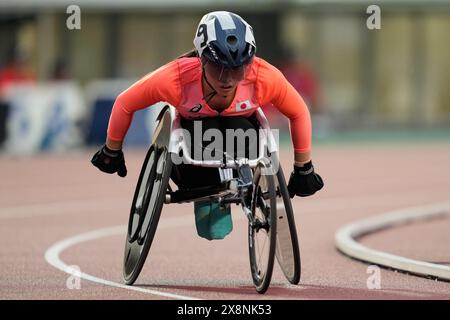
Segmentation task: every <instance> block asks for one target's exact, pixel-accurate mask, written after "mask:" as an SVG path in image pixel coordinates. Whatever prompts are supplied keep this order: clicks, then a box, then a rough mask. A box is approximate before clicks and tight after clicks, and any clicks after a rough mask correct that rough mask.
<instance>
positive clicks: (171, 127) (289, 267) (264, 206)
mask: <svg viewBox="0 0 450 320" xmlns="http://www.w3.org/2000/svg"><path fill="white" fill-rule="evenodd" d="M255 115H256V119H257V123H258V125H259V127H260V129H263V130H260V131H259V132H260V133H261V132H262V133H263V137H261V138H260V140H259V141H260V142H261V141H262V142H263V143H262V144H260V147H259V151H258V153H259V154H258V158H257V159H254V160H249V159H247V158H241V159H234V158H233V157H231V158H230V157H227V155H226V154H224V156H223V159H222V160H201V161H200V160H194V159H192V158H191V157H190V155H189V152H187V151H186V141H185V140H186V139H185V137H184V136H183V134H182V130H176V129H181V126H180V115H179V114H178V112H176V110H175V108H174V107H172V106H169V105H167V106H165V107H164V108H163V109H162V110H161V112H160V113H159V115H158V117H157V118H156V129H155V131H154V135H153V138H152V143H151V145H150V148H149V150H148V152H147V154H146V157H145V160H144V163H143V165H142V169H141V172H140V175H139V179H138V182H137V185H136V189H135V193H134V197H133V201H132V205H131V210H130V216H129V222H128V230H127V237H126V241H125V253H124V261H123V277H124V281H125V283H126V284H128V285H132V284H133V283H134V282H135V281H136V279H137V278H138V276H139V273H140V272H141V270H142V267H143V266H144V263H145V260H146V258H147V256H148V253H149V251H150V247H151V245H152V242H153V239H154V236H155V233H156V230H157V226H158V222H159V219H160V216H161V211H162V208H163V205H164V204H165V205H168V204H170V203H185V202H193V201H203V200H208V201H211V202H217V203H218V204H219V205H220V206H225V205H228V204H231V203H235V204H238V205H240V206H241V208H242V210H243V212H244V214H245V216H246V217H247V219H248V248H249V256H250V270H251V275H252V279H253V283H254V285H255V288H256V291H257V292H258V293H261V294H262V293H265V292H266V290H267V289H268V287H269V285H270V281H271V278H272V271H273V267H274V261H275V257H276V260H277V261H278V263H279V265H280V267H281V269H282V271H283V273H284V275H285V277H286V279H287V280H288V281H289V282H290V283H291V284H298V283H299V281H300V269H301V267H300V252H299V245H298V238H297V231H296V227H295V221H294V214H293V210H292V204H291V199H290V197H289V193H288V190H287V186H286V181H285V178H284V174H283V171H282V169H281V167H280V165H279V159H278V149H277V148H278V146H277V145H276V142H275V139H274V137H273V135H272V132H271V130H270V128H269V124H268V121H267V119H266V117H265V116H264V113H263V112H262V110H261V109H257V111H256V112H255ZM177 157H178V158H177ZM180 157H181V158H182V160H183V163H187V164H192V165H196V166H202V167H210V168H223V169H227V168H228V169H229V168H231V169H233V170H236V171H235V172H237V175H236V177H228V178H227V179H225V180H222V181H221V182H220V183H218V184H217V185H215V186H207V187H198V188H192V189H188V190H183V189H181V190H180V189H178V190H175V191H174V190H172V188H171V186H170V185H169V180H170V177H171V173H172V170H173V169H174V168H175V166H176V164H175V163H174V161H173V159H180Z"/></svg>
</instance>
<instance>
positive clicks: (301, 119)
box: [108, 57, 311, 152]
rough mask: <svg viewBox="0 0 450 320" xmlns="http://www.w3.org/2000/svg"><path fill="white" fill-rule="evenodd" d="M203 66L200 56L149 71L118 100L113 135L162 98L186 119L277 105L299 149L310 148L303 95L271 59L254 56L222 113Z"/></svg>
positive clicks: (238, 113)
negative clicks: (206, 85)
mask: <svg viewBox="0 0 450 320" xmlns="http://www.w3.org/2000/svg"><path fill="white" fill-rule="evenodd" d="M201 77H202V68H201V62H200V59H199V58H180V59H176V60H174V61H172V62H169V63H168V64H166V65H164V66H162V67H160V68H159V69H157V70H155V71H153V72H151V73H149V74H147V75H146V76H144V77H143V78H142V79H140V80H139V81H137V82H136V83H134V84H133V85H132V86H131V87H129V88H128V89H127V90H125V91H123V92H122V93H121V94H120V95H119V96H118V97H117V99H116V101H115V103H114V106H113V109H112V113H111V116H110V119H109V125H108V138H109V139H110V140H113V141H123V139H124V137H125V135H126V133H127V131H128V128H129V126H130V124H131V121H132V118H133V114H134V112H135V111H137V110H140V109H143V108H146V107H149V106H151V105H154V104H156V103H158V102H163V101H164V102H167V103H169V104H170V105H172V106H174V107H175V108H176V109H177V111H178V112H179V113H180V115H181V116H182V117H184V118H187V119H196V118H202V117H215V116H225V117H227V116H246V117H248V116H250V115H252V114H253V113H254V112H255V110H256V109H257V108H259V107H260V106H262V105H264V104H266V103H272V104H273V105H274V106H275V107H276V108H277V109H278V110H279V111H280V112H281V113H282V114H284V115H285V116H286V117H288V118H289V123H290V131H291V137H292V143H293V146H294V150H295V151H296V152H308V151H310V150H311V117H310V114H309V110H308V107H307V106H306V104H305V102H304V101H303V99H302V97H301V96H300V95H299V93H298V92H297V91H296V90H295V89H294V88H293V87H292V86H291V84H289V82H288V81H287V80H286V79H285V77H284V76H283V74H282V73H281V72H280V71H279V70H278V69H277V68H276V67H274V66H272V65H271V64H270V63H268V62H267V61H265V60H263V59H261V58H258V57H255V58H254V59H253V62H252V64H251V65H250V66H249V67H248V68H247V71H246V74H245V78H244V79H243V80H242V81H240V82H239V84H238V87H237V90H236V94H235V97H234V99H233V101H232V102H231V104H230V105H229V106H228V108H226V109H225V110H223V111H221V112H218V111H216V110H214V109H213V108H212V107H210V106H209V105H208V104H207V103H206V102H205V101H204V100H203V92H202V85H201ZM268 120H269V123H270V119H268Z"/></svg>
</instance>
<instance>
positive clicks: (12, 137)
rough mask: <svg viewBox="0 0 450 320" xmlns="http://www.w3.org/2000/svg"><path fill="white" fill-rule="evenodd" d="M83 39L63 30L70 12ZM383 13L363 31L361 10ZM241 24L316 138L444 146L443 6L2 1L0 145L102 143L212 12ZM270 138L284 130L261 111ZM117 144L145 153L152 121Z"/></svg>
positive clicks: (446, 61)
mask: <svg viewBox="0 0 450 320" xmlns="http://www.w3.org/2000/svg"><path fill="white" fill-rule="evenodd" d="M72 4H76V5H78V6H79V7H80V9H81V29H79V30H77V29H75V30H69V29H68V28H67V26H66V20H67V19H68V18H69V16H70V15H71V14H68V13H66V9H67V7H68V6H69V5H72ZM371 4H377V5H379V6H380V8H381V29H379V30H369V29H368V28H367V26H366V20H367V18H368V17H369V14H368V13H366V9H367V7H368V6H369V5H371ZM213 10H228V11H233V12H235V13H238V14H240V15H242V16H243V17H244V18H245V19H246V20H247V21H248V22H249V23H250V24H251V25H252V26H253V28H254V31H255V36H256V41H257V45H258V52H257V54H258V55H259V56H260V57H263V58H265V59H266V60H268V61H269V62H271V63H272V64H275V65H277V66H279V67H280V68H281V69H282V70H283V71H284V72H285V74H286V76H287V77H288V79H289V80H290V81H292V83H293V84H294V86H295V87H296V88H297V89H298V90H299V91H300V93H301V94H302V95H303V96H304V98H305V100H306V101H307V102H308V105H309V107H310V109H311V113H312V115H313V121H314V138H315V139H316V140H320V141H333V139H336V138H337V137H342V138H343V139H344V140H345V139H353V138H355V137H356V138H358V137H367V136H377V135H379V134H381V135H383V134H384V135H385V137H392V136H401V137H406V138H408V137H410V138H412V139H415V137H417V136H418V135H420V134H423V135H428V136H432V137H433V138H436V137H439V138H440V139H444V140H449V139H450V103H449V101H450V90H449V89H450V86H449V84H450V58H449V57H450V41H449V40H450V1H448V0H440V1H437V0H430V1H413V0H391V1H387V0H386V1H375V0H373V1H356V0H355V1H351V0H347V1H345V0H343V1H332V0H328V1H325V0H284V1H276V0H258V1H246V0H241V1H238V0H234V1H222V0H214V1H212V0H190V1H181V0H128V1H121V0H108V1H93V0H92V1H91V0H81V1H65V0H39V1H38V0H35V1H33V0H1V1H0V101H1V105H0V131H1V133H0V141H1V142H0V143H1V144H2V147H1V150H2V152H4V153H13V154H30V153H35V152H38V151H44V150H65V149H69V148H74V147H76V148H78V147H84V146H86V145H99V144H101V143H103V142H104V139H105V135H106V126H107V122H108V118H109V114H110V110H111V107H112V104H113V102H114V99H115V97H116V96H117V94H118V93H120V92H121V91H122V90H124V89H126V88H127V87H128V86H129V85H130V84H131V83H133V82H134V81H135V80H137V79H138V78H140V77H141V76H143V75H144V74H146V73H148V72H150V71H152V70H154V69H155V68H157V67H159V66H160V65H163V64H165V63H167V62H169V61H170V60H172V59H174V58H176V57H177V56H179V55H180V54H182V53H184V52H186V51H188V50H190V49H191V48H192V47H193V45H192V39H193V35H194V32H195V30H196V27H197V24H198V21H199V20H200V18H201V17H202V16H203V15H204V14H205V13H206V12H209V11H213ZM265 108H266V110H267V112H268V113H269V114H270V117H269V120H270V121H271V125H272V128H277V127H280V128H283V129H284V130H286V120H285V119H283V118H282V117H280V115H279V114H277V112H276V111H274V110H271V109H270V106H265ZM149 110H156V108H150V109H146V110H143V111H140V112H139V115H135V118H134V122H133V126H132V128H131V129H130V132H129V134H128V136H127V140H126V146H133V145H135V146H146V145H147V144H148V141H149V136H150V134H149V132H150V129H149V128H151V123H152V119H153V117H154V112H149Z"/></svg>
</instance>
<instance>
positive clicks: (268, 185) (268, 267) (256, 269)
mask: <svg viewBox="0 0 450 320" xmlns="http://www.w3.org/2000/svg"><path fill="white" fill-rule="evenodd" d="M269 166H270V165H267V164H265V163H263V162H261V163H260V164H259V165H258V166H257V167H256V169H255V172H254V176H253V183H254V190H253V197H252V206H251V214H252V217H253V219H254V223H253V224H251V223H249V254H250V269H251V273H252V278H253V283H254V284H255V287H256V291H257V292H258V293H261V294H262V293H264V292H266V290H267V288H268V287H269V284H270V280H271V278H272V271H273V263H274V260H275V245H276V231H277V216H276V214H277V211H276V191H275V182H274V175H273V174H268V173H269V172H268V171H269V170H270V168H269Z"/></svg>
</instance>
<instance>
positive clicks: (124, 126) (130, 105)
mask: <svg viewBox="0 0 450 320" xmlns="http://www.w3.org/2000/svg"><path fill="white" fill-rule="evenodd" d="M180 99H181V86H180V80H179V70H178V62H177V61H176V60H175V61H172V62H170V63H168V64H166V65H164V66H162V67H161V68H159V69H157V70H155V71H153V72H151V73H149V74H147V75H146V76H144V77H143V78H142V79H140V80H139V81H137V82H136V83H134V84H133V85H132V86H131V87H129V88H128V89H127V90H125V91H123V92H122V93H121V94H120V95H119V96H118V97H117V99H116V101H115V102H114V106H113V109H112V112H111V116H110V118H109V124H108V133H107V140H106V145H107V147H108V148H110V149H112V150H119V149H121V148H122V142H123V139H124V137H125V135H126V133H127V131H128V128H129V127H130V124H131V120H132V118H133V114H134V112H135V111H137V110H140V109H144V108H146V107H148V106H151V105H153V104H155V103H158V102H161V101H166V102H168V103H170V104H171V105H174V106H176V105H178V104H179V102H180Z"/></svg>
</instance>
